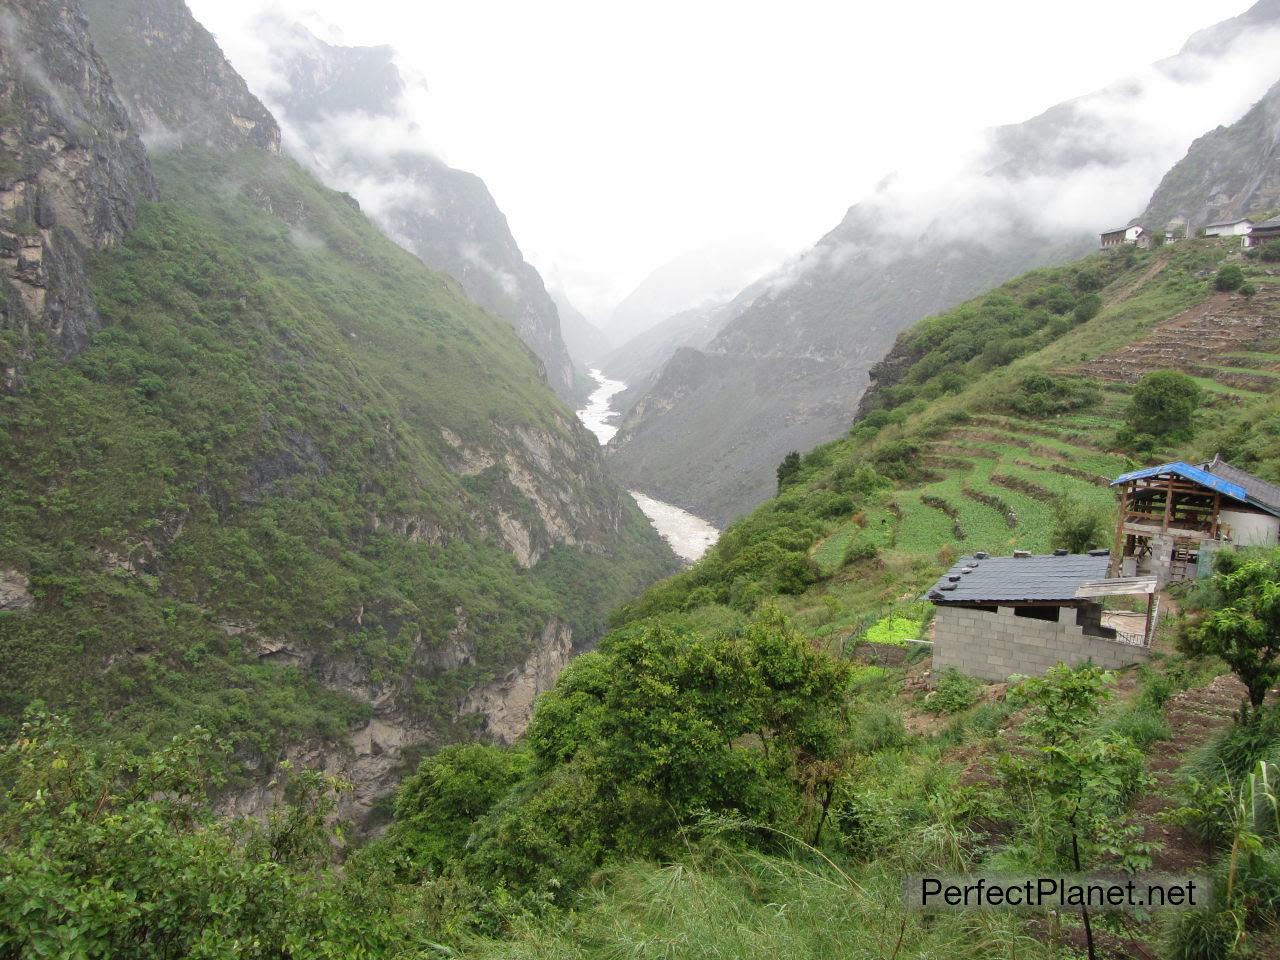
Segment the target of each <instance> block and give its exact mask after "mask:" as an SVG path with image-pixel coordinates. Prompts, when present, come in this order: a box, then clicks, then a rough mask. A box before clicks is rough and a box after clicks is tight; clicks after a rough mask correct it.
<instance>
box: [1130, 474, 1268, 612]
mask: <svg viewBox="0 0 1280 960" xmlns="http://www.w3.org/2000/svg"><path fill="white" fill-rule="evenodd" d="M1111 485H1112V486H1113V487H1116V488H1117V489H1118V491H1119V496H1120V514H1119V517H1118V519H1117V521H1116V533H1115V542H1114V544H1113V546H1112V550H1111V557H1112V560H1111V568H1110V572H1111V574H1112V575H1113V576H1114V575H1124V576H1143V575H1152V576H1155V577H1156V579H1157V580H1158V582H1159V585H1160V586H1161V587H1163V586H1164V585H1165V584H1168V583H1173V582H1176V581H1179V580H1188V579H1194V578H1195V577H1196V576H1197V574H1198V572H1199V571H1200V570H1203V569H1206V568H1207V563H1206V561H1207V560H1208V556H1207V555H1208V554H1210V553H1212V552H1213V551H1214V550H1217V549H1220V548H1222V547H1224V546H1240V547H1274V546H1276V544H1277V541H1278V539H1280V487H1277V486H1276V485H1275V484H1273V483H1268V482H1267V481H1266V480H1262V479H1261V478H1259V477H1255V476H1254V475H1253V474H1251V473H1247V472H1245V471H1244V470H1241V469H1239V468H1237V467H1233V466H1232V465H1231V464H1229V463H1227V462H1226V461H1225V460H1222V459H1220V458H1218V457H1214V459H1212V460H1210V461H1208V462H1207V463H1201V464H1198V465H1192V464H1189V463H1186V462H1184V461H1181V460H1178V461H1175V462H1173V463H1164V464H1160V465H1159V466H1156V467H1147V468H1146V469H1144V470H1135V471H1133V472H1132V473H1126V474H1124V475H1123V476H1119V477H1117V478H1116V479H1115V480H1113V481H1111Z"/></svg>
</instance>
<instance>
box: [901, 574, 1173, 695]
mask: <svg viewBox="0 0 1280 960" xmlns="http://www.w3.org/2000/svg"><path fill="white" fill-rule="evenodd" d="M1107 567H1108V555H1107V551H1106V550H1097V551H1094V552H1092V553H1089V554H1068V553H1066V551H1059V552H1057V553H1055V554H1054V555H1052V556H1031V555H1030V554H1027V553H1024V552H1022V551H1019V552H1017V553H1015V555H1014V556H1012V557H991V556H988V555H987V554H985V553H975V554H974V555H973V556H972V557H962V558H961V559H960V560H959V561H957V563H956V564H955V566H953V567H952V568H951V569H950V570H948V571H947V572H946V573H945V574H944V575H943V576H942V578H941V579H940V580H938V582H937V583H935V584H934V585H933V587H932V588H930V590H929V592H928V594H927V595H926V596H927V597H928V599H929V600H931V601H932V602H933V604H934V606H935V608H936V616H935V619H934V643H933V669H934V671H935V672H938V671H942V670H945V669H946V668H947V667H955V668H956V669H958V670H960V671H961V672H962V673H966V674H968V675H969V676H972V677H978V678H981V679H983V680H997V681H998V680H1007V679H1009V677H1011V676H1013V675H1015V674H1021V675H1024V676H1036V675H1039V674H1041V673H1044V672H1045V671H1046V670H1048V669H1049V668H1050V667H1052V666H1054V665H1055V664H1057V663H1065V664H1067V665H1068V666H1076V665H1079V664H1083V663H1088V662H1092V663H1095V664H1097V665H1098V666H1100V667H1104V668H1106V669H1119V668H1121V667H1127V666H1131V665H1133V664H1137V663H1144V662H1145V661H1146V660H1147V659H1148V658H1149V656H1150V648H1151V637H1152V635H1153V632H1154V624H1155V617H1156V614H1157V612H1158V611H1157V603H1156V579H1155V577H1136V578H1115V579H1107ZM1118 595H1138V596H1140V597H1144V598H1145V599H1146V604H1145V612H1143V613H1137V614H1114V615H1112V614H1107V613H1104V611H1103V606H1102V600H1103V598H1105V597H1108V596H1118ZM1141 605H1142V604H1139V606H1141Z"/></svg>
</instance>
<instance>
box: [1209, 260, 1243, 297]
mask: <svg viewBox="0 0 1280 960" xmlns="http://www.w3.org/2000/svg"><path fill="white" fill-rule="evenodd" d="M1213 285H1214V286H1215V287H1216V288H1217V289H1219V290H1222V291H1224V292H1230V291H1232V290H1239V289H1240V288H1241V287H1242V286H1244V271H1243V270H1241V269H1240V268H1239V267H1238V266H1236V265H1235V264H1234V263H1228V264H1226V265H1225V266H1223V267H1222V269H1220V270H1219V271H1218V275H1217V276H1216V277H1214V278H1213Z"/></svg>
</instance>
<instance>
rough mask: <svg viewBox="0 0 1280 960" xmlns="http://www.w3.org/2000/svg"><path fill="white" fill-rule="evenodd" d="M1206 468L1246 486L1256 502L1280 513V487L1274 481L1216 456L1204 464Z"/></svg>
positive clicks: (1225, 478) (1250, 496)
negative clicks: (1271, 481) (1255, 474)
mask: <svg viewBox="0 0 1280 960" xmlns="http://www.w3.org/2000/svg"><path fill="white" fill-rule="evenodd" d="M1204 469H1206V470H1208V471H1209V472H1210V473H1212V474H1213V475H1214V476H1215V477H1221V478H1222V479H1223V480H1227V481H1229V482H1231V483H1234V484H1236V486H1240V487H1244V489H1245V492H1246V493H1248V494H1249V499H1250V500H1252V501H1256V504H1257V505H1258V506H1260V507H1263V508H1264V509H1266V510H1269V511H1270V512H1271V513H1275V514H1280V487H1277V486H1276V485H1275V484H1274V483H1268V482H1267V481H1266V480H1263V479H1262V478H1261V477H1255V476H1254V475H1253V474H1252V473H1247V472H1246V471H1244V470H1241V469H1240V468H1239V467H1233V466H1232V465H1231V464H1229V463H1227V461H1225V460H1221V459H1219V458H1218V457H1214V458H1213V459H1212V460H1210V461H1209V462H1208V463H1206V464H1205V465H1204Z"/></svg>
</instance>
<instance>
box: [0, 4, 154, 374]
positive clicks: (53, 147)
mask: <svg viewBox="0 0 1280 960" xmlns="http://www.w3.org/2000/svg"><path fill="white" fill-rule="evenodd" d="M0 41H2V42H0V284H3V289H2V291H0V330H3V331H5V332H6V333H7V339H6V340H5V341H4V342H3V343H0V391H3V390H13V389H16V388H17V386H18V384H19V378H20V375H21V374H20V368H21V361H22V360H23V359H24V358H26V357H29V356H30V353H31V350H32V347H33V343H34V341H35V340H38V339H40V338H42V337H47V338H48V339H49V341H50V342H51V343H53V344H54V345H56V349H57V351H58V352H59V353H60V354H61V355H62V356H63V357H67V356H71V355H74V354H76V353H78V352H79V351H80V350H81V349H83V347H84V345H85V343H86V342H87V340H88V337H89V334H90V333H91V332H92V331H93V330H94V329H95V328H96V327H97V324H98V318H97V313H96V311H95V309H94V305H93V298H92V296H91V295H90V292H89V287H88V282H87V280H86V271H85V258H86V257H87V256H89V255H90V254H92V253H93V252H94V251H98V250H103V249H106V248H108V247H111V246H112V245H114V244H115V243H117V242H118V241H119V240H120V239H121V237H123V236H124V235H125V233H127V232H128V230H129V229H130V228H131V227H132V226H133V224H134V223H135V222H136V220H137V214H138V204H139V203H140V202H141V201H143V200H146V199H149V198H151V197H153V196H154V193H155V184H154V182H153V180H152V176H151V168H150V166H149V164H148V162H147V158H146V155H145V152H144V151H143V148H142V143H141V141H140V140H139V139H138V136H137V134H136V133H135V132H134V130H133V128H132V127H131V126H130V124H129V121H128V117H127V115H126V113H125V109H124V107H123V105H122V104H121V102H120V100H119V99H118V98H117V97H116V95H115V92H114V90H113V89H112V86H111V80H110V77H109V76H108V74H107V70H106V67H105V66H104V65H103V62H102V61H101V60H100V59H99V58H98V56H97V55H96V54H95V53H94V50H93V46H92V44H91V42H90V40H89V36H88V30H87V24H86V22H85V19H84V15H83V14H82V13H81V12H80V11H79V10H78V9H77V8H76V7H75V6H74V5H68V4H65V3H59V2H55V0H16V2H14V3H11V4H7V5H6V7H5V9H4V10H0Z"/></svg>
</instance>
